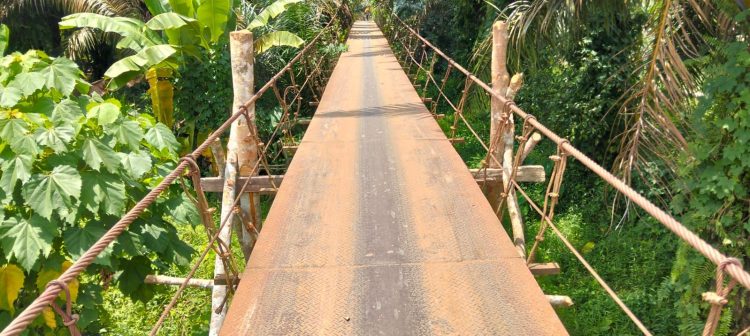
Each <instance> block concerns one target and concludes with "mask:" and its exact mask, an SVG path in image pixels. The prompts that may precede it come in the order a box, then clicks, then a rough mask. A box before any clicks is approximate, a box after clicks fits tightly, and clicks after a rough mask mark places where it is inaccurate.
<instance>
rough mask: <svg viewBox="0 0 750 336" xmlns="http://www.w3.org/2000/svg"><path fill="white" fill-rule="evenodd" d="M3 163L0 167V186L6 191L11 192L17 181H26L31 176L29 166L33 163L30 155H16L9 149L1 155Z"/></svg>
mask: <svg viewBox="0 0 750 336" xmlns="http://www.w3.org/2000/svg"><path fill="white" fill-rule="evenodd" d="M2 159H3V164H2V166H0V169H2V171H3V176H2V177H0V187H2V188H3V190H4V191H5V192H6V193H8V194H12V193H13V189H14V188H15V186H16V183H17V182H18V181H21V183H26V181H28V180H29V178H30V177H31V167H32V165H33V163H34V161H33V159H32V158H31V155H28V154H20V155H17V154H15V153H12V152H10V151H5V152H4V153H3V156H2Z"/></svg>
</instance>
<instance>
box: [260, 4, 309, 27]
mask: <svg viewBox="0 0 750 336" xmlns="http://www.w3.org/2000/svg"><path fill="white" fill-rule="evenodd" d="M298 2H302V0H277V1H275V2H274V3H272V4H270V5H268V6H266V8H264V9H263V10H262V11H260V13H258V15H256V16H255V18H253V20H252V21H250V23H249V24H248V25H247V27H246V29H247V30H253V29H255V28H260V27H263V26H266V25H268V22H269V21H270V20H271V19H273V18H275V17H277V16H279V15H281V13H283V12H284V11H286V9H287V7H289V6H290V5H292V4H295V3H298Z"/></svg>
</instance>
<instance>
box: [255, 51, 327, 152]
mask: <svg viewBox="0 0 750 336" xmlns="http://www.w3.org/2000/svg"><path fill="white" fill-rule="evenodd" d="M323 59H324V57H323V56H321V57H320V58H318V63H317V64H315V69H313V71H312V72H311V73H310V74H312V73H315V72H318V71H320V67H321V65H322V64H323ZM310 74H308V75H307V76H306V77H305V80H304V81H303V82H302V85H301V86H300V88H299V89H298V90H297V93H296V95H295V96H294V98H293V99H292V101H297V104H301V100H300V99H301V98H302V92H303V90H304V89H305V87H306V86H308V84H310V86H311V87H312V84H311V83H312V81H311V76H312V75H310ZM272 141H273V137H271V138H270V139H269V140H268V142H269V143H270V142H272ZM282 152H283V144H282V150H281V151H279V152H278V153H276V155H275V156H274V157H273V159H272V160H273V161H276V159H278V158H279V156H281V153H282Z"/></svg>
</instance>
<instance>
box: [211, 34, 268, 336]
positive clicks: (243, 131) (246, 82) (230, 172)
mask: <svg viewBox="0 0 750 336" xmlns="http://www.w3.org/2000/svg"><path fill="white" fill-rule="evenodd" d="M229 47H230V51H231V56H232V84H233V88H234V103H233V106H232V113H236V112H237V111H239V109H240V106H242V105H243V103H244V102H246V101H247V100H249V99H250V97H252V96H253V93H254V88H253V80H254V79H253V60H254V54H253V34H252V33H251V32H249V31H237V32H232V33H230V34H229ZM248 112H249V113H248V115H249V117H250V120H246V118H245V117H240V118H238V119H237V120H236V121H235V122H234V123H233V124H232V127H231V129H230V131H229V142H228V144H227V157H226V165H225V168H224V190H223V195H222V202H221V222H220V223H223V222H225V221H227V225H225V226H224V227H223V228H222V230H221V232H220V233H219V239H220V240H222V241H224V242H225V243H226V246H231V237H232V226H234V227H235V228H237V227H239V229H238V233H240V235H239V238H240V243H241V245H242V250H243V253H246V254H249V251H250V249H252V244H253V243H254V240H253V238H254V237H253V236H252V235H251V234H250V233H249V232H247V230H244V227H243V225H241V223H240V218H238V217H240V216H235V207H233V203H234V200H235V197H236V196H237V194H238V192H239V190H236V189H235V188H239V187H241V186H238V185H237V181H238V180H239V176H241V175H245V176H250V175H254V174H255V173H256V171H254V167H256V162H257V160H258V146H257V145H258V144H257V142H256V137H255V132H254V131H255V120H254V117H255V109H254V106H250V107H248ZM248 125H250V127H248ZM256 199H257V198H256V196H255V195H252V194H246V195H243V196H242V199H241V202H240V205H241V206H240V211H242V212H243V216H244V218H253V221H254V222H255V223H258V221H256V219H255V218H256V216H253V215H252V214H251V212H250V211H249V210H250V209H251V205H252V204H253V203H255V202H256ZM257 208H258V207H256V209H257ZM228 252H229V253H231V251H228ZM227 271H228V270H226V269H224V264H223V262H222V260H221V256H216V259H215V260H214V275H215V276H216V275H220V274H226V272H227ZM227 306H228V302H227V286H226V285H214V286H213V288H212V292H211V322H210V326H209V335H211V336H214V335H218V334H219V330H220V329H221V325H222V324H223V323H224V317H225V316H226V313H227V308H228V307H227Z"/></svg>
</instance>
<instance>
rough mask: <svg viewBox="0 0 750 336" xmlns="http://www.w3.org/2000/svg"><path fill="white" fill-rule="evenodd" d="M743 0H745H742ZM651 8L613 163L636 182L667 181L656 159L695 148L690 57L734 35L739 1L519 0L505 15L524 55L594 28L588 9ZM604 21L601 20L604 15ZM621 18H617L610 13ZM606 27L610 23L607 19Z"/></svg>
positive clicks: (480, 55) (666, 163)
mask: <svg viewBox="0 0 750 336" xmlns="http://www.w3.org/2000/svg"><path fill="white" fill-rule="evenodd" d="M738 3H739V2H738ZM633 6H636V7H639V8H642V9H644V10H645V11H646V12H647V13H648V14H649V15H648V17H649V20H648V21H647V23H646V25H645V27H644V28H643V30H642V36H641V38H640V40H639V41H638V43H636V44H635V45H632V46H631V47H630V48H632V50H628V51H627V52H628V53H632V54H634V55H636V56H637V57H634V58H633V59H631V60H630V64H628V65H627V66H626V67H624V68H623V69H622V70H621V71H627V72H628V73H629V74H630V77H631V79H632V82H633V83H634V84H633V85H632V86H631V87H630V88H629V89H628V90H626V91H625V92H624V94H623V95H622V97H621V99H620V100H619V102H618V103H617V112H618V122H619V127H615V129H620V130H622V132H619V133H618V134H615V135H614V136H613V137H612V142H613V145H614V146H616V147H617V148H618V156H617V158H616V159H615V162H614V164H613V171H614V172H615V173H617V174H618V175H619V176H620V177H621V178H622V179H623V180H625V181H626V182H628V183H631V182H632V181H633V176H638V177H639V178H640V179H641V180H642V181H645V182H647V183H649V184H650V183H652V182H653V181H658V182H664V181H665V178H664V177H663V176H657V175H655V174H654V170H653V169H652V168H651V167H650V166H652V165H653V163H654V162H657V163H658V164H659V165H660V166H663V168H665V169H666V171H667V172H670V173H674V172H675V171H676V170H677V166H676V158H677V156H676V155H675V154H676V153H678V152H687V151H688V148H687V141H686V140H685V138H686V134H688V133H690V130H689V129H688V128H687V125H686V123H685V120H686V117H687V116H688V115H687V114H688V113H689V111H691V110H692V108H691V107H692V106H693V104H694V103H695V98H696V96H697V95H699V94H700V93H699V92H698V88H699V87H700V78H701V76H700V71H699V69H696V68H695V67H691V66H690V65H689V64H690V62H689V61H692V60H697V59H699V58H700V57H702V56H704V55H706V54H707V52H708V50H709V49H710V44H709V43H707V42H706V41H705V39H704V38H703V36H707V35H709V36H712V38H716V39H726V38H728V37H730V36H732V33H733V27H732V23H731V22H732V21H731V20H730V19H729V18H731V16H732V15H733V12H735V13H736V12H737V11H738V7H737V3H735V2H734V1H730V0H723V1H714V2H712V1H676V0H661V1H641V2H633V1H584V0H533V1H517V2H514V3H512V4H510V5H509V6H508V7H507V8H506V9H505V10H502V11H501V10H500V9H497V10H498V12H499V17H500V18H503V19H505V20H507V21H508V22H509V23H510V35H511V36H510V37H511V52H512V53H511V54H512V55H514V56H513V57H512V58H513V60H515V63H516V64H517V63H518V59H519V58H520V55H523V57H524V59H527V60H528V59H532V60H533V59H535V58H536V56H537V55H538V51H539V50H542V48H540V46H541V45H549V46H552V48H553V49H559V50H564V49H565V48H567V47H568V46H570V45H573V43H570V42H571V41H574V40H575V39H577V38H578V37H579V36H580V33H581V32H582V31H584V30H586V29H587V28H588V27H586V26H585V22H586V17H587V16H590V15H593V14H596V15H605V16H606V15H611V16H614V15H616V14H617V13H618V12H620V13H621V12H623V11H625V12H627V11H629V10H631V9H632V8H636V7H633ZM600 22H601V20H600ZM603 22H605V23H606V22H615V20H603ZM605 29H606V27H605ZM489 47H490V41H489V40H488V39H485V40H483V41H482V42H481V43H480V45H479V46H478V47H477V51H476V53H475V60H476V61H477V62H478V63H479V65H480V66H479V69H481V68H483V66H482V64H483V63H486V62H487V58H486V55H488V53H489Z"/></svg>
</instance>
